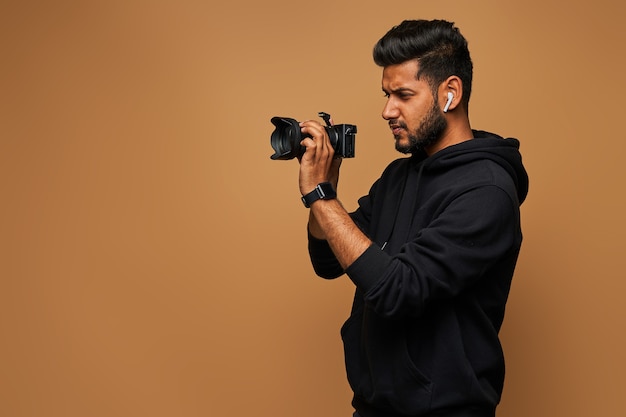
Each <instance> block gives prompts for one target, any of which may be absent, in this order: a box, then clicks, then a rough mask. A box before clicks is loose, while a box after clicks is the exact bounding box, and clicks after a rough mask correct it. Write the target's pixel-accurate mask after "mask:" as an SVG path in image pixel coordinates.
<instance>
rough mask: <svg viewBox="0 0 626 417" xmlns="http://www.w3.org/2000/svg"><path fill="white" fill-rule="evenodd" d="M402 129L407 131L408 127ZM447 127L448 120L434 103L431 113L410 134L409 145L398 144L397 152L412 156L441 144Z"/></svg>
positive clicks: (404, 126)
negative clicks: (440, 141) (438, 143)
mask: <svg viewBox="0 0 626 417" xmlns="http://www.w3.org/2000/svg"><path fill="white" fill-rule="evenodd" d="M402 127H403V128H404V129H405V130H406V125H404V124H402ZM446 127H448V122H447V120H446V118H445V117H444V116H443V113H442V112H441V110H439V106H437V103H433V106H432V107H431V108H430V111H429V112H428V113H427V114H426V115H425V116H424V117H423V118H422V120H421V122H420V125H419V127H418V128H417V129H415V132H413V133H408V139H409V144H408V145H406V146H403V145H400V144H399V142H396V150H397V151H398V152H402V153H406V154H408V153H411V154H412V153H416V152H418V151H421V150H424V149H427V148H430V147H431V146H433V145H435V144H437V142H439V140H440V139H441V135H442V134H443V132H444V130H446ZM407 132H408V131H407Z"/></svg>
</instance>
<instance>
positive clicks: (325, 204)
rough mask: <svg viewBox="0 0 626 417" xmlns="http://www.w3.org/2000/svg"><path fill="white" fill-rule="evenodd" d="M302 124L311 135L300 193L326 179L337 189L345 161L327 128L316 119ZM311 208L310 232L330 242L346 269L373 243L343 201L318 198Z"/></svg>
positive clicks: (303, 159) (301, 168)
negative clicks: (336, 152)
mask: <svg viewBox="0 0 626 417" xmlns="http://www.w3.org/2000/svg"><path fill="white" fill-rule="evenodd" d="M300 126H301V128H302V132H303V133H305V134H309V135H310V136H311V137H310V138H305V139H304V140H303V141H302V145H303V146H305V147H306V152H305V153H304V155H303V156H302V158H300V181H299V183H300V192H301V193H302V195H305V194H308V193H309V192H311V191H312V190H313V189H314V188H315V187H316V186H317V185H318V184H319V183H322V182H330V183H331V184H333V186H334V187H335V189H337V183H338V178H339V167H340V165H341V160H339V159H336V158H334V149H333V147H332V145H331V143H330V140H329V138H328V134H327V133H326V130H325V129H324V127H323V126H322V125H321V124H319V123H318V122H316V121H307V122H302V123H301V124H300ZM310 209H311V213H310V216H309V232H310V233H311V235H312V236H313V237H315V238H317V239H325V240H327V241H328V244H329V245H330V248H331V249H332V251H333V253H334V254H335V256H336V257H337V260H338V261H339V263H340V265H341V266H342V267H343V268H344V270H345V269H346V268H347V267H348V266H350V265H351V264H352V263H353V262H354V261H355V260H356V259H357V258H358V257H359V256H360V255H361V254H362V253H363V252H365V250H366V249H367V248H368V247H369V246H370V245H371V244H372V242H371V241H370V240H369V239H368V238H367V236H365V234H363V232H361V230H360V229H359V228H358V227H357V225H356V224H355V223H354V222H353V221H352V219H351V218H350V215H349V214H348V212H347V211H346V210H345V209H344V207H343V206H342V205H341V203H340V202H339V200H337V199H333V200H317V201H315V202H313V203H312V204H311V208H310Z"/></svg>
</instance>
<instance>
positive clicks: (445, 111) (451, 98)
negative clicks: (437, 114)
mask: <svg viewBox="0 0 626 417" xmlns="http://www.w3.org/2000/svg"><path fill="white" fill-rule="evenodd" d="M453 99H454V94H452V93H451V92H449V91H448V101H446V105H445V106H443V112H444V113H447V112H448V109H449V108H450V104H452V100H453Z"/></svg>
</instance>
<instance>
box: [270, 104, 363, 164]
mask: <svg viewBox="0 0 626 417" xmlns="http://www.w3.org/2000/svg"><path fill="white" fill-rule="evenodd" d="M318 115H319V116H320V117H321V118H322V119H324V121H325V122H326V126H325V127H324V129H326V133H328V137H329V138H330V143H331V144H332V145H333V149H335V156H339V157H342V158H354V136H355V135H356V126H355V125H346V124H343V125H335V126H331V124H330V115H329V114H328V113H324V112H319V113H318ZM271 122H272V124H273V125H274V126H276V129H274V131H273V132H272V136H271V138H270V143H271V145H272V148H274V155H272V156H270V158H271V159H293V158H296V157H300V156H302V154H304V151H305V150H306V148H305V147H304V146H302V145H300V142H302V139H304V138H305V137H310V135H303V134H302V131H301V130H300V124H299V123H298V122H297V121H296V120H295V119H290V118H288V117H272V120H271Z"/></svg>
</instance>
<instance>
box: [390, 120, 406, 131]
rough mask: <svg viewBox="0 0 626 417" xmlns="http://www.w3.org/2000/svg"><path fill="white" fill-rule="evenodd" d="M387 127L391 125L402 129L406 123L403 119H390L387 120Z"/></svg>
mask: <svg viewBox="0 0 626 417" xmlns="http://www.w3.org/2000/svg"><path fill="white" fill-rule="evenodd" d="M389 127H391V128H394V127H400V128H402V129H406V128H407V126H406V123H404V122H403V121H401V120H398V119H391V120H389Z"/></svg>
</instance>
